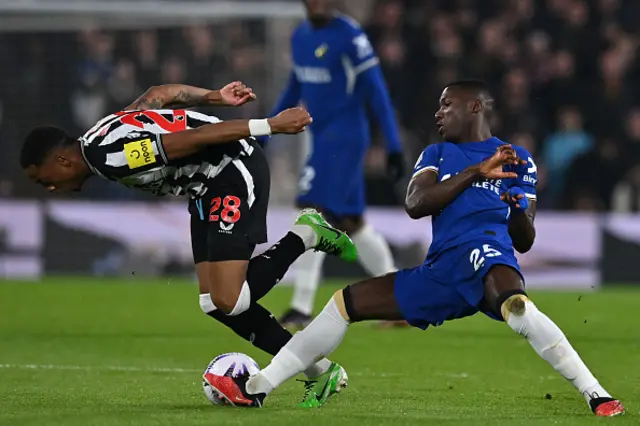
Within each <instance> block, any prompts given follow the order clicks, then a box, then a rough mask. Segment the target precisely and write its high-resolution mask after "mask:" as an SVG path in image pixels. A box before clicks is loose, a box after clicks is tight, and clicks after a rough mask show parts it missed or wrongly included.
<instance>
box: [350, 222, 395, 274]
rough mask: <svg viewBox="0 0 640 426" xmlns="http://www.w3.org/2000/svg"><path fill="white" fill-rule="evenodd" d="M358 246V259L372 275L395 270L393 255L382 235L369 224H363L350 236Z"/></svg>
mask: <svg viewBox="0 0 640 426" xmlns="http://www.w3.org/2000/svg"><path fill="white" fill-rule="evenodd" d="M351 239H352V240H353V242H354V243H355V245H356V247H357V248H358V260H359V261H360V263H361V264H362V267H363V268H364V269H365V271H367V273H368V274H369V275H371V276H372V277H377V276H380V275H385V274H388V273H390V272H395V271H396V267H395V265H394V263H393V255H392V254H391V249H390V248H389V244H387V241H386V240H385V239H384V237H383V236H382V235H381V234H379V233H378V232H377V231H376V230H375V229H373V228H372V227H371V226H370V225H365V226H363V227H362V229H360V230H359V231H358V232H356V233H355V234H353V235H352V236H351Z"/></svg>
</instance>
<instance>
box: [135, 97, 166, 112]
mask: <svg viewBox="0 0 640 426" xmlns="http://www.w3.org/2000/svg"><path fill="white" fill-rule="evenodd" d="M164 106H165V104H164V102H163V99H162V98H160V97H157V96H155V97H151V96H142V97H141V98H140V99H138V100H137V101H135V102H134V103H132V104H131V106H130V107H129V109H140V110H147V109H158V108H163V107H164Z"/></svg>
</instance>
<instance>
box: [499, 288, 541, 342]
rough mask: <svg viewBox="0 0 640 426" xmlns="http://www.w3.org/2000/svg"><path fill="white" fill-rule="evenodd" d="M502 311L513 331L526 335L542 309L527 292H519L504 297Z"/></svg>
mask: <svg viewBox="0 0 640 426" xmlns="http://www.w3.org/2000/svg"><path fill="white" fill-rule="evenodd" d="M500 313H501V314H502V318H504V320H505V322H506V323H507V324H508V325H509V327H511V329H512V330H513V331H515V332H516V333H518V334H521V335H523V336H525V337H526V336H527V335H528V333H529V331H530V330H529V329H530V328H531V326H532V324H533V323H535V321H536V318H537V316H538V314H539V313H540V311H538V308H537V307H536V305H535V304H534V303H533V302H532V301H531V299H529V298H528V297H527V295H526V294H524V293H517V294H512V295H510V296H508V297H506V298H505V299H504V301H503V302H502V304H501V306H500ZM532 322H533V323H532Z"/></svg>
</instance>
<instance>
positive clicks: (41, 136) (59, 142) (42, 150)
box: [20, 126, 77, 169]
mask: <svg viewBox="0 0 640 426" xmlns="http://www.w3.org/2000/svg"><path fill="white" fill-rule="evenodd" d="M74 143H77V140H76V139H73V138H72V137H70V136H69V135H67V133H66V132H65V131H64V130H62V129H60V128H58V127H53V126H42V127H36V128H35V129H33V130H32V131H31V132H29V134H28V135H27V137H26V138H25V139H24V142H23V144H22V151H21V152H20V165H21V166H22V168H23V169H26V168H27V167H29V166H40V165H42V163H44V161H45V160H46V158H47V157H48V156H49V154H50V153H51V152H52V151H53V150H54V149H56V148H59V147H65V146H71V145H73V144H74Z"/></svg>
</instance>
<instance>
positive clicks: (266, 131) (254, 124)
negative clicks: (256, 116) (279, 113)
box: [249, 118, 271, 136]
mask: <svg viewBox="0 0 640 426" xmlns="http://www.w3.org/2000/svg"><path fill="white" fill-rule="evenodd" d="M249 133H251V136H270V135H271V126H269V122H268V121H267V119H266V118H264V119H262V120H249Z"/></svg>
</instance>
